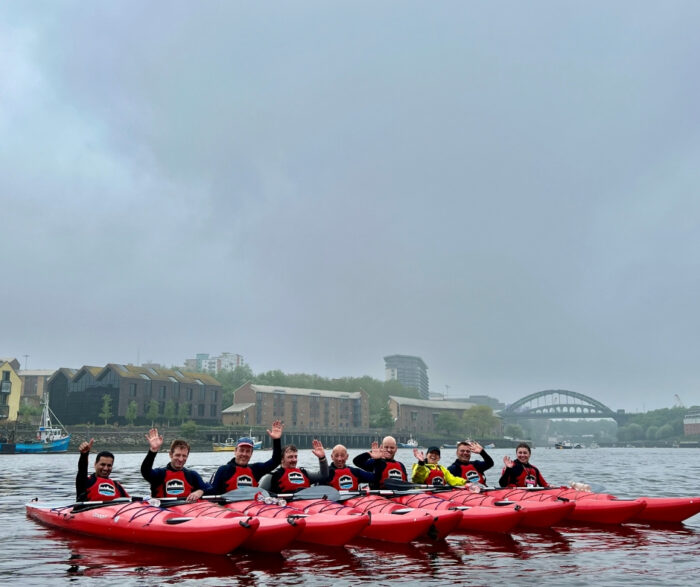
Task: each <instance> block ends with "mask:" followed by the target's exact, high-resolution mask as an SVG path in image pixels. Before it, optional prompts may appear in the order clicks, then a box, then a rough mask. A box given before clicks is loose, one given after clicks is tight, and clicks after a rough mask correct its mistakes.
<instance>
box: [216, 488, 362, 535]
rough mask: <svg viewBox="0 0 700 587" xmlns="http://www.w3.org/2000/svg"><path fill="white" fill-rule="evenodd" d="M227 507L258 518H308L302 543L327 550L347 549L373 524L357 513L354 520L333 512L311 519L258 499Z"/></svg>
mask: <svg viewBox="0 0 700 587" xmlns="http://www.w3.org/2000/svg"><path fill="white" fill-rule="evenodd" d="M328 503H333V502H328ZM224 507H225V508H228V509H230V510H234V511H237V512H241V513H243V514H245V515H247V516H255V517H258V518H277V519H280V518H282V519H285V518H288V517H290V516H292V517H301V518H304V519H305V521H306V524H305V527H304V529H303V530H302V531H301V533H300V534H299V537H298V540H300V541H302V542H310V543H312V544H321V545H324V546H344V545H345V544H347V543H348V542H350V541H351V540H352V539H353V538H355V536H357V535H358V534H360V532H362V530H364V529H365V527H366V526H367V525H369V523H370V518H369V516H367V515H365V514H362V513H361V512H357V515H354V516H337V515H334V514H333V513H332V512H331V513H317V514H314V515H310V514H307V513H305V512H304V511H303V510H302V509H300V508H297V507H290V506H288V505H276V504H266V503H263V502H260V501H258V500H256V499H251V500H245V501H234V502H231V503H227V504H225V505H224Z"/></svg>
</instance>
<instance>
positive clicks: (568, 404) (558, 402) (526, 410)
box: [498, 389, 627, 426]
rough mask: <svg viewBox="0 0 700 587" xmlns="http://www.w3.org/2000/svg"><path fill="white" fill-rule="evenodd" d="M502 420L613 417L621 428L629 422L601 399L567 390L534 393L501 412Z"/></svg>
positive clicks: (625, 415)
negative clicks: (600, 400)
mask: <svg viewBox="0 0 700 587" xmlns="http://www.w3.org/2000/svg"><path fill="white" fill-rule="evenodd" d="M498 415H499V416H501V418H503V420H516V419H548V420H553V419H579V420H580V419H593V418H612V419H613V420H615V421H616V422H617V424H618V425H619V426H621V425H623V424H624V423H625V421H626V419H627V414H626V413H625V411H624V410H618V411H616V412H615V411H613V410H611V409H610V408H609V407H608V406H606V405H605V404H603V403H602V402H599V401H598V400H596V399H594V398H592V397H589V396H587V395H584V394H582V393H578V392H576V391H568V390H565V389H548V390H545V391H538V392H536V393H531V394H530V395H526V396H525V397H522V398H520V399H519V400H518V401H516V402H515V403H512V404H510V405H509V406H507V407H506V408H505V409H504V410H501V411H500V412H499V413H498Z"/></svg>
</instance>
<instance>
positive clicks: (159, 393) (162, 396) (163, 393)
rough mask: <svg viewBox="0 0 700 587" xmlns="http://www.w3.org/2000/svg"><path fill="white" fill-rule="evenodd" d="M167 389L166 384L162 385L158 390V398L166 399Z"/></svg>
mask: <svg viewBox="0 0 700 587" xmlns="http://www.w3.org/2000/svg"><path fill="white" fill-rule="evenodd" d="M165 390H166V387H165V385H161V386H160V390H159V391H158V399H165Z"/></svg>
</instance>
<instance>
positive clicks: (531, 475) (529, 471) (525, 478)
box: [501, 465, 537, 487]
mask: <svg viewBox="0 0 700 587" xmlns="http://www.w3.org/2000/svg"><path fill="white" fill-rule="evenodd" d="M520 466H521V467H522V470H521V471H520V474H519V475H518V476H517V477H516V479H515V483H509V484H508V487H537V469H535V467H533V466H531V465H520ZM505 471H506V467H503V473H505ZM503 473H501V475H503Z"/></svg>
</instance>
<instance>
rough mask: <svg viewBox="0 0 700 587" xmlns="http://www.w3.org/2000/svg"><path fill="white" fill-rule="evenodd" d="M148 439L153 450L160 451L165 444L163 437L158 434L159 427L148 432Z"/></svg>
mask: <svg viewBox="0 0 700 587" xmlns="http://www.w3.org/2000/svg"><path fill="white" fill-rule="evenodd" d="M146 440H148V444H149V446H150V448H151V451H152V452H158V451H159V450H160V447H161V446H163V437H162V436H161V435H160V434H158V429H157V428H151V429H150V430H149V431H148V434H146Z"/></svg>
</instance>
